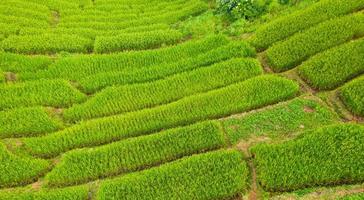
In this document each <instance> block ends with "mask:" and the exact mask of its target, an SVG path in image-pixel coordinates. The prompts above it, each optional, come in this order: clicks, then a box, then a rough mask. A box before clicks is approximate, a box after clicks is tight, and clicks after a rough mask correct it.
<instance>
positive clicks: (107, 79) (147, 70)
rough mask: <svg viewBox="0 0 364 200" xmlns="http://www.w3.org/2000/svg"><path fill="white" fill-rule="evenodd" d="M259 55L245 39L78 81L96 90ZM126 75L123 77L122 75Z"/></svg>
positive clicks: (89, 91) (87, 87)
mask: <svg viewBox="0 0 364 200" xmlns="http://www.w3.org/2000/svg"><path fill="white" fill-rule="evenodd" d="M253 55H255V52H254V50H253V49H252V48H251V47H249V46H247V44H246V43H244V42H231V43H229V44H227V45H224V46H221V47H217V48H214V49H212V50H210V51H207V52H202V53H200V54H197V55H194V56H190V57H188V58H186V59H181V60H177V59H176V60H175V62H172V63H170V62H167V63H162V64H157V65H156V66H151V67H141V68H137V69H129V70H125V71H119V72H117V71H113V72H105V73H98V74H95V75H92V76H87V77H85V78H82V79H80V80H79V81H78V83H79V84H80V88H81V89H82V90H83V91H84V92H86V93H94V92H96V91H98V90H101V89H103V88H105V87H107V86H112V85H126V84H134V83H145V82H150V81H154V80H158V79H162V78H165V77H167V76H171V75H174V74H178V73H182V72H187V71H192V70H195V69H199V68H200V67H204V66H208V65H212V64H214V63H217V62H221V61H225V60H228V59H231V58H234V57H247V56H253ZM121 77H122V78H121Z"/></svg>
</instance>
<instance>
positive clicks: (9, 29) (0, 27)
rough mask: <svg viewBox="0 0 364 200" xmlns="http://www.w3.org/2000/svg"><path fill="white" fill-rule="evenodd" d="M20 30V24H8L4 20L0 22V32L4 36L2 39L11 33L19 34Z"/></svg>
mask: <svg viewBox="0 0 364 200" xmlns="http://www.w3.org/2000/svg"><path fill="white" fill-rule="evenodd" d="M19 31H20V26H18V25H14V24H6V23H3V22H0V34H1V35H2V36H3V38H2V39H1V40H4V39H5V38H6V37H8V36H9V35H15V34H18V32H19ZM1 40H0V41H1Z"/></svg>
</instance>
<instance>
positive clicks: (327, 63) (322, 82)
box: [298, 39, 364, 90]
mask: <svg viewBox="0 0 364 200" xmlns="http://www.w3.org/2000/svg"><path fill="white" fill-rule="evenodd" d="M363 63H364V39H359V40H356V41H354V42H349V43H346V44H343V45H341V46H338V47H335V48H332V49H330V50H327V51H325V52H323V53H320V54H318V55H316V56H314V57H312V58H311V59H309V60H308V61H306V62H304V63H303V64H302V65H301V66H300V67H299V68H298V72H299V74H300V76H301V77H302V78H303V79H305V80H306V81H307V82H308V83H309V84H310V85H311V86H313V87H314V88H317V89H320V90H327V89H334V88H336V87H338V86H340V85H342V84H344V83H345V82H346V81H348V80H350V79H351V78H354V77H356V76H358V75H359V74H362V73H364V66H363Z"/></svg>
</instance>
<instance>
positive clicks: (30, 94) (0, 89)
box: [0, 80, 86, 110]
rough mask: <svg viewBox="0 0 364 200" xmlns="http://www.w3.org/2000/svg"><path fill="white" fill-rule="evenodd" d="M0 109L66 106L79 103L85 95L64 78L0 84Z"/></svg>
mask: <svg viewBox="0 0 364 200" xmlns="http://www.w3.org/2000/svg"><path fill="white" fill-rule="evenodd" d="M0 99H1V101H0V110H1V109H6V108H16V107H28V106H36V105H42V106H53V107H66V106H71V105H72V104H73V103H80V102H82V101H84V100H85V99H86V95H84V94H82V93H81V92H79V91H78V90H76V89H75V88H73V87H72V85H71V84H70V83H69V82H68V81H65V80H39V81H29V82H23V83H15V84H8V85H0Z"/></svg>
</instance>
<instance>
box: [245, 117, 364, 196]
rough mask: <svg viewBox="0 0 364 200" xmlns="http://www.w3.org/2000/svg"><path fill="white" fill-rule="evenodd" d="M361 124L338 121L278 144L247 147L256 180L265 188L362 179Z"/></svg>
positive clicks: (363, 138)
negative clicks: (250, 152)
mask: <svg viewBox="0 0 364 200" xmlns="http://www.w3.org/2000/svg"><path fill="white" fill-rule="evenodd" d="M363 142H364V127H363V126H362V125H356V124H338V125H331V126H327V127H323V128H320V129H316V130H312V131H308V132H305V133H303V134H302V136H301V137H299V138H296V139H294V140H292V141H287V142H283V143H281V144H262V145H258V146H255V147H253V148H252V149H251V151H252V153H253V154H254V163H255V165H256V169H257V170H256V171H257V179H258V180H259V183H260V184H261V185H262V186H263V188H264V189H266V190H268V191H289V190H297V189H301V188H305V187H313V186H317V185H329V184H342V183H355V182H361V181H363V180H364V159H363V158H364V145H363Z"/></svg>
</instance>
